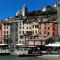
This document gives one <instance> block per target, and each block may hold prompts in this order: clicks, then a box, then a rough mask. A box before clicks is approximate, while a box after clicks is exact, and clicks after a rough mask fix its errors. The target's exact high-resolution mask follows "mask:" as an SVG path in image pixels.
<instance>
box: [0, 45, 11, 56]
mask: <svg viewBox="0 0 60 60" xmlns="http://www.w3.org/2000/svg"><path fill="white" fill-rule="evenodd" d="M0 55H10V52H9V49H8V44H0Z"/></svg>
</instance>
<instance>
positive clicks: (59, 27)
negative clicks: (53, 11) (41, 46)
mask: <svg viewBox="0 0 60 60" xmlns="http://www.w3.org/2000/svg"><path fill="white" fill-rule="evenodd" d="M57 20H58V33H59V36H60V2H58V3H57Z"/></svg>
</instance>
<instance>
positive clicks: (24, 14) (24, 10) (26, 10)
mask: <svg viewBox="0 0 60 60" xmlns="http://www.w3.org/2000/svg"><path fill="white" fill-rule="evenodd" d="M22 15H23V16H27V15H28V8H27V6H26V4H24V6H23V9H22Z"/></svg>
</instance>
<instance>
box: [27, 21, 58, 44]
mask: <svg viewBox="0 0 60 60" xmlns="http://www.w3.org/2000/svg"><path fill="white" fill-rule="evenodd" d="M38 32H39V33H38V35H39V38H37V39H30V40H28V44H29V45H45V44H47V42H48V39H49V38H53V39H56V38H57V37H58V23H57V21H49V22H48V21H44V22H43V21H42V22H41V21H40V22H39V25H38Z"/></svg>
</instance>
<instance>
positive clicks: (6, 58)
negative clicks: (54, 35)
mask: <svg viewBox="0 0 60 60" xmlns="http://www.w3.org/2000/svg"><path fill="white" fill-rule="evenodd" d="M0 60H60V56H59V57H58V56H56V57H50V58H49V57H43V56H42V57H17V56H0Z"/></svg>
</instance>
